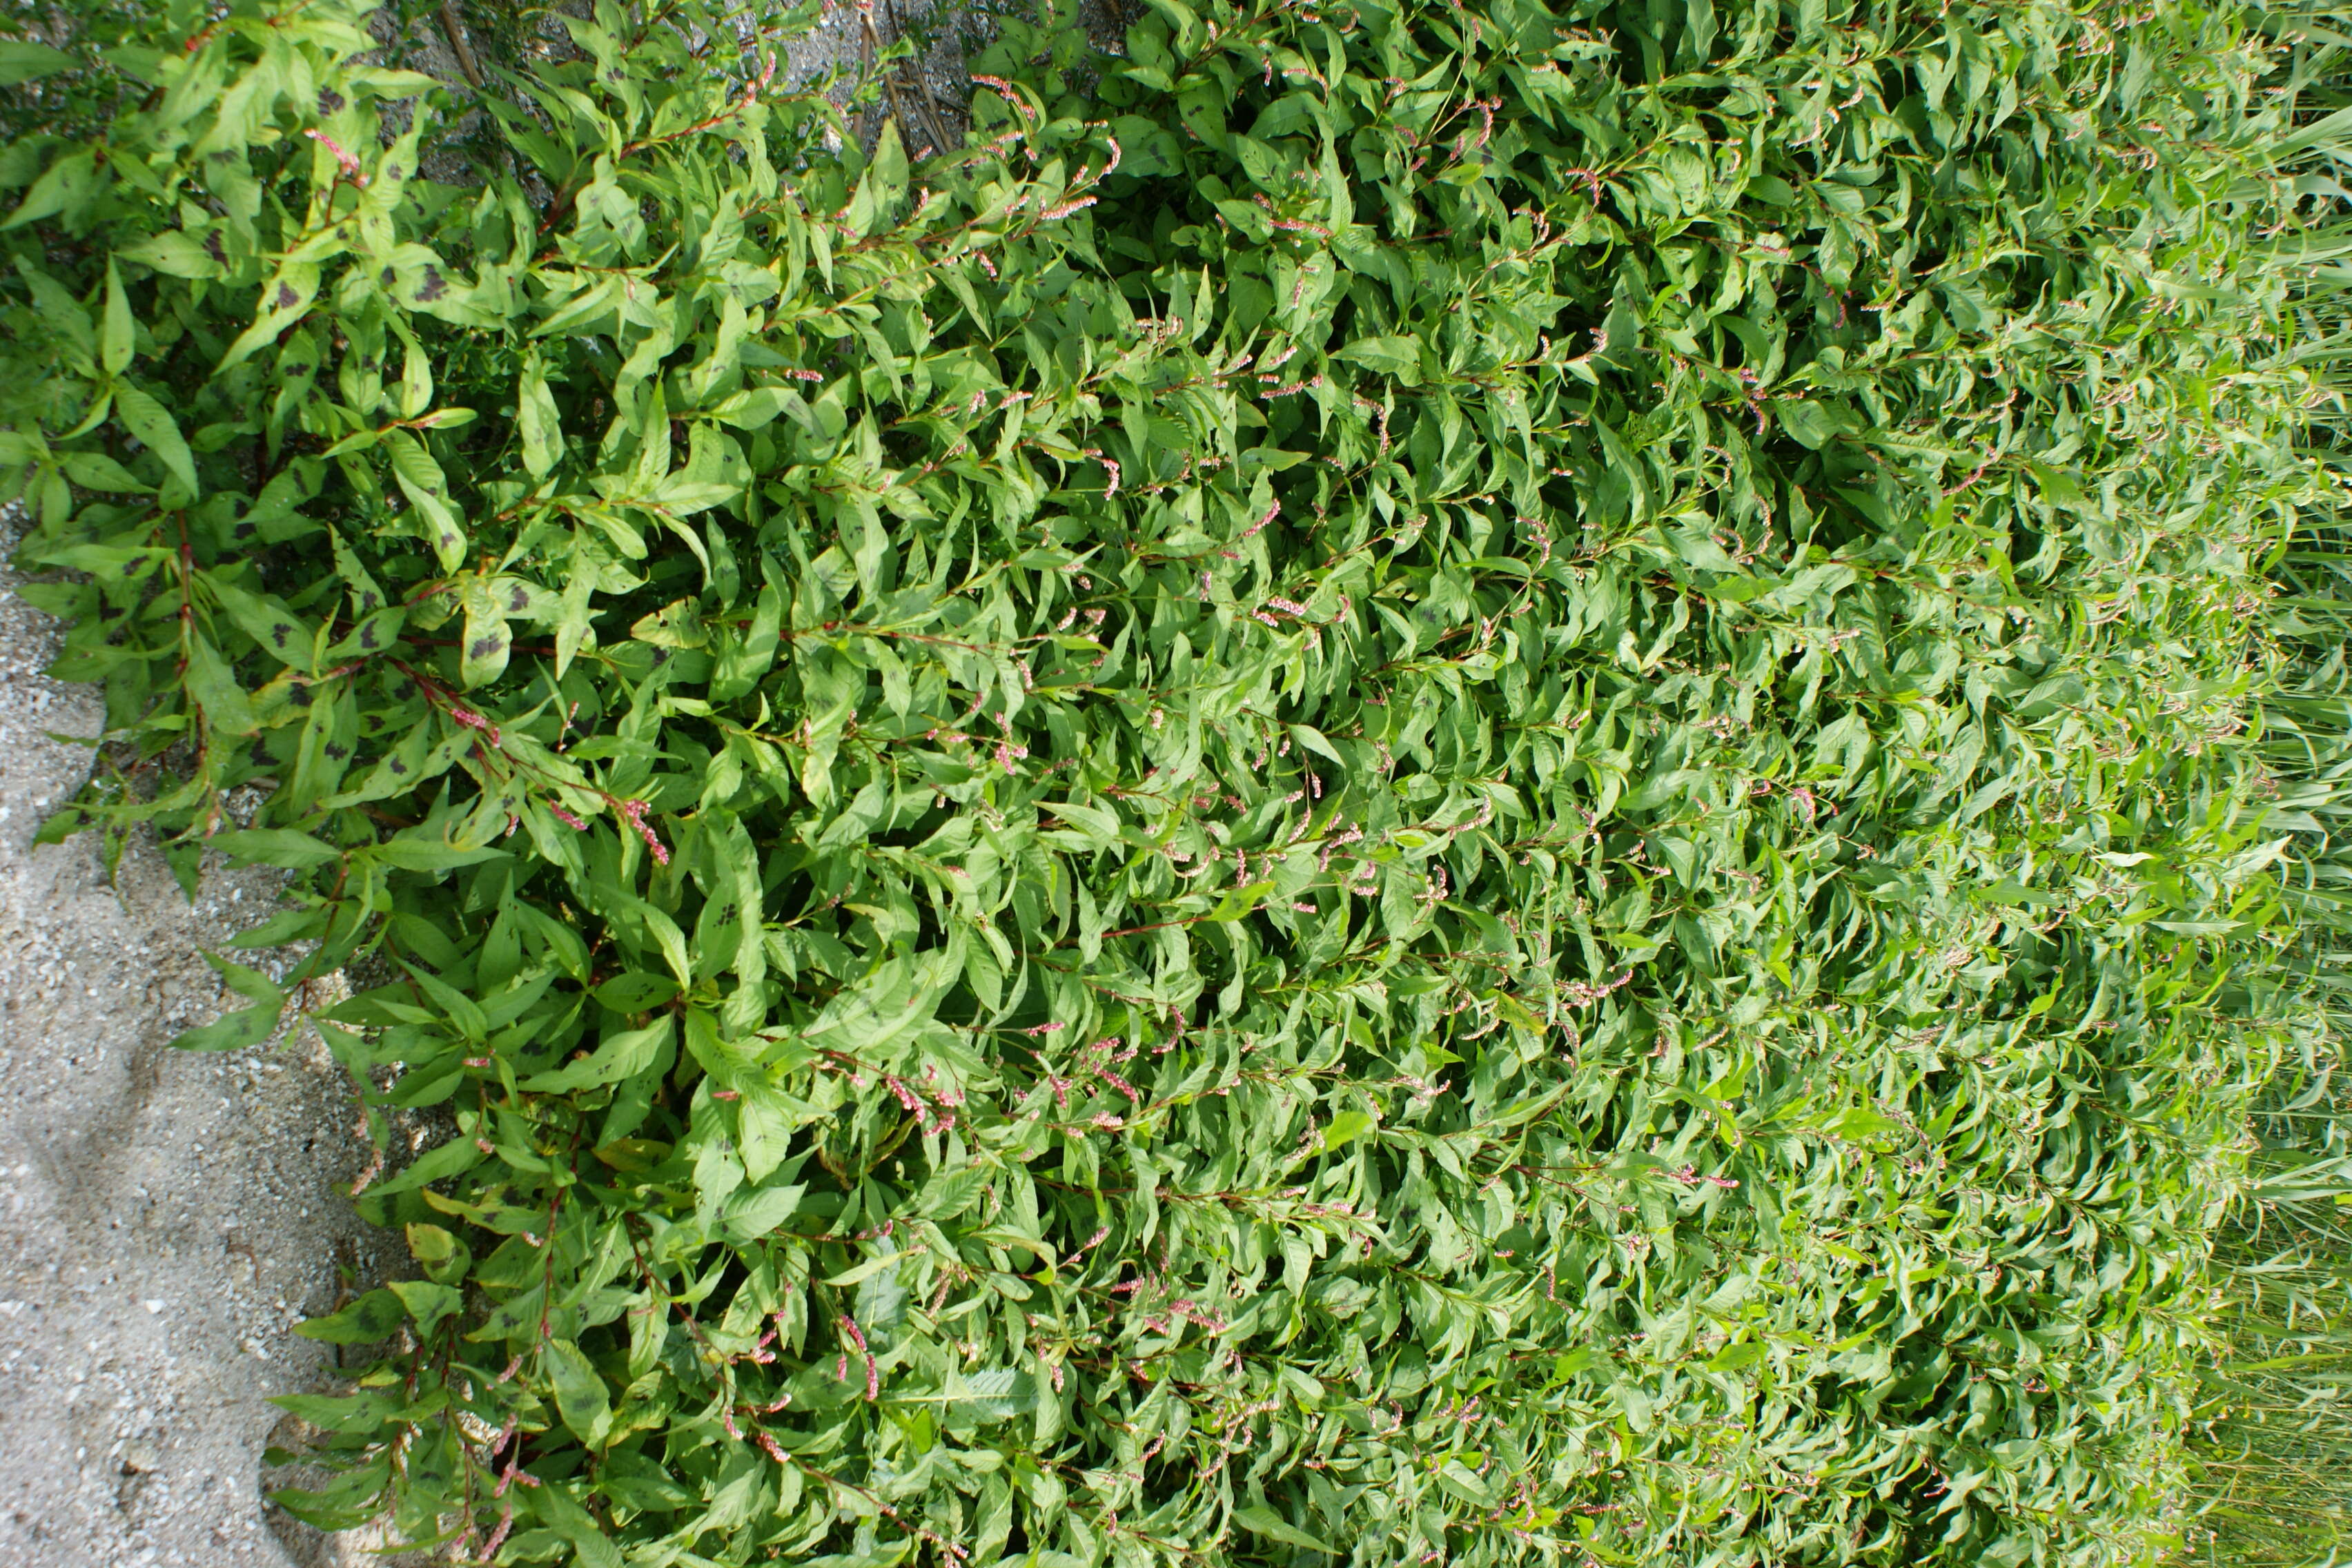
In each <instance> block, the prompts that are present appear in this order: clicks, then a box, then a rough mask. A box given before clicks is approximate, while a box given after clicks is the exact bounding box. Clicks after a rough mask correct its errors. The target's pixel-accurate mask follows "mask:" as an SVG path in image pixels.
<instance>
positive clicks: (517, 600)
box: [507, 588, 530, 615]
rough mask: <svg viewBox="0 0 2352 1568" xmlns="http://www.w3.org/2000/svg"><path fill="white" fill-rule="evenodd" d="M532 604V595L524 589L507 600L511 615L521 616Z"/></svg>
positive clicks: (518, 589)
mask: <svg viewBox="0 0 2352 1568" xmlns="http://www.w3.org/2000/svg"><path fill="white" fill-rule="evenodd" d="M527 605H530V595H529V594H527V593H525V592H524V591H523V590H522V589H520V588H517V589H516V590H515V591H514V593H513V595H511V596H510V597H509V598H508V600H507V609H508V611H509V613H510V614H515V615H520V614H521V613H522V611H523V609H524V608H525V607H526V606H527Z"/></svg>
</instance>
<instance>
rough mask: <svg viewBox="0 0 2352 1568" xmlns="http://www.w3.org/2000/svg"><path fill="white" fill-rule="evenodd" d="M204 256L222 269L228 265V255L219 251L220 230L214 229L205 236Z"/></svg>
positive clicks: (221, 250)
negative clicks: (211, 259)
mask: <svg viewBox="0 0 2352 1568" xmlns="http://www.w3.org/2000/svg"><path fill="white" fill-rule="evenodd" d="M205 255H206V256H209V257H211V258H213V259H214V260H215V261H217V262H219V263H220V264H221V265H222V266H223V267H226V266H227V265H228V253H227V252H226V251H224V250H223V249H221V238H220V230H218V229H215V230H213V231H212V232H211V233H210V234H207V235H205Z"/></svg>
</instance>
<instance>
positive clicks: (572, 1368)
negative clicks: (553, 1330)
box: [546, 1339, 613, 1448]
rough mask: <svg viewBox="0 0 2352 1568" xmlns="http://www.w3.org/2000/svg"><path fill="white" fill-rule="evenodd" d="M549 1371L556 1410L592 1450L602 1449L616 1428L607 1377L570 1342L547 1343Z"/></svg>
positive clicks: (566, 1424) (564, 1422)
mask: <svg viewBox="0 0 2352 1568" xmlns="http://www.w3.org/2000/svg"><path fill="white" fill-rule="evenodd" d="M546 1355H547V1371H548V1377H549V1380H550V1382H551V1383H552V1384H553V1385H554V1389H555V1407H556V1409H557V1410H559V1411H561V1412H562V1415H563V1424H564V1425H565V1426H569V1427H570V1428H572V1435H573V1436H576V1437H578V1438H579V1439H580V1440H581V1441H582V1442H583V1443H585V1444H587V1445H588V1446H589V1447H592V1448H593V1447H602V1446H603V1444H604V1431H605V1428H606V1427H608V1426H611V1425H612V1420H613V1404H612V1395H611V1394H610V1392H609V1391H608V1390H607V1389H606V1388H605V1386H604V1374H603V1373H600V1372H598V1371H597V1370H596V1368H595V1366H594V1364H593V1363H591V1362H590V1361H589V1359H588V1357H587V1356H586V1355H585V1354H583V1352H582V1351H581V1349H580V1347H579V1346H578V1345H576V1344H574V1343H572V1342H571V1341H570V1340H565V1339H551V1340H549V1341H548V1342H547V1351H546Z"/></svg>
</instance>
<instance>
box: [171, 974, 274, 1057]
mask: <svg viewBox="0 0 2352 1568" xmlns="http://www.w3.org/2000/svg"><path fill="white" fill-rule="evenodd" d="M201 956H202V957H203V959H204V961H205V963H209V964H211V965H212V966H213V969H214V971H215V973H218V974H219V975H220V977H221V980H222V982H223V983H224V984H226V985H227V987H228V988H229V989H230V990H231V991H233V992H235V993H236V994H237V995H239V996H242V997H244V998H245V999H246V1000H247V1002H248V1003H250V1004H251V1005H249V1006H246V1007H240V1008H237V1009H236V1011H234V1012H231V1013H225V1014H223V1015H222V1016H220V1017H219V1018H218V1019H216V1020H215V1021H214V1022H213V1023H210V1024H205V1025H200V1026H197V1027H195V1028H193V1029H188V1030H184V1031H183V1032H182V1033H181V1034H180V1035H179V1036H178V1037H176V1038H174V1039H173V1041H172V1047H173V1049H175V1050H183V1051H241V1050H245V1049H247V1047H253V1046H257V1045H259V1044H261V1042H262V1041H264V1040H266V1039H268V1038H269V1037H270V1036H271V1035H273V1034H275V1033H277V1031H278V1016H279V1015H280V1014H282V1013H283V1012H284V1011H285V1010H286V993H285V992H284V991H283V990H281V989H279V987H278V983H277V982H276V981H274V980H272V979H270V978H269V976H268V975H267V974H264V973H261V971H259V970H257V969H251V968H248V967H247V966H246V965H245V964H242V963H235V962H233V961H231V960H229V959H226V958H222V957H220V956H219V955H218V954H216V953H210V952H207V953H204V954H202V955H201Z"/></svg>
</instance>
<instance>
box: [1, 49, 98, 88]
mask: <svg viewBox="0 0 2352 1568" xmlns="http://www.w3.org/2000/svg"><path fill="white" fill-rule="evenodd" d="M79 63H80V62H79V61H78V60H76V59H75V58H74V57H73V56H71V55H69V54H68V53H66V52H65V51H64V50H63V49H53V48H51V47H49V46H48V45H47V44H35V43H27V42H26V41H25V40H24V39H21V38H0V87H15V86H16V85H18V84H19V83H21V82H28V81H37V80H38V79H40V78H42V77H45V76H55V75H57V74H58V72H59V71H62V70H71V69H72V68H74V67H75V66H76V65H78V64H79Z"/></svg>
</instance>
